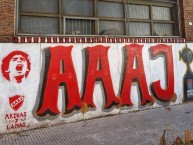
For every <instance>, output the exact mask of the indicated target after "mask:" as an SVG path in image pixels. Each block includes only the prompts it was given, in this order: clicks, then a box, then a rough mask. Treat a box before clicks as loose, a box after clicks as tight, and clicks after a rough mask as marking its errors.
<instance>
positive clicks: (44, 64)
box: [0, 43, 193, 134]
mask: <svg viewBox="0 0 193 145" xmlns="http://www.w3.org/2000/svg"><path fill="white" fill-rule="evenodd" d="M188 48H189V49H188ZM192 50H193V44H192V43H188V44H185V43H175V44H174V43H173V44H172V43H171V44H170V43H167V44H158V43H148V44H147V43H146V44H143V43H137V44H134V43H101V44H99V43H79V44H76V43H72V44H70V43H69V44H64V43H50V44H49V43H34V44H28V43H25V44H12V43H1V44H0V66H1V71H0V94H1V97H0V104H1V106H0V113H1V116H0V133H1V134H2V133H9V132H16V131H21V130H28V129H32V128H37V127H43V126H50V125H54V124H59V123H67V122H73V121H78V120H83V119H89V118H94V117H99V116H106V115H110V114H118V113H127V112H130V111H133V110H141V109H142V110H143V109H147V108H154V107H161V106H169V105H174V104H181V103H184V102H186V101H191V100H193V95H192V94H191V93H192V92H191V91H193V78H191V77H192V76H191V75H192V74H191V73H192V72H191V70H190V68H191V67H192V64H191V62H192V57H193V54H192ZM188 68H189V69H188ZM185 74H186V75H185ZM184 80H185V82H184Z"/></svg>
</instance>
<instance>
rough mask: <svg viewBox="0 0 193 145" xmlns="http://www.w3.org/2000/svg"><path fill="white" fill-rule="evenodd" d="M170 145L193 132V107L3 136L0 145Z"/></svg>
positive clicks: (148, 111)
mask: <svg viewBox="0 0 193 145" xmlns="http://www.w3.org/2000/svg"><path fill="white" fill-rule="evenodd" d="M164 129H166V139H167V142H168V144H169V145H171V144H172V142H173V140H174V138H176V137H177V136H180V137H183V138H184V130H186V129H189V130H191V131H192V132H193V104H192V103H189V104H183V105H177V106H170V108H169V109H166V108H156V109H150V110H145V111H140V112H135V113H127V114H120V115H116V116H109V117H104V118H97V119H92V120H86V121H81V122H76V123H69V124H64V125H58V126H53V127H49V128H41V129H36V130H31V131H25V132H21V133H16V134H9V135H3V136H1V138H0V145H60V144H64V145H159V142H160V137H161V135H162V134H163V131H164Z"/></svg>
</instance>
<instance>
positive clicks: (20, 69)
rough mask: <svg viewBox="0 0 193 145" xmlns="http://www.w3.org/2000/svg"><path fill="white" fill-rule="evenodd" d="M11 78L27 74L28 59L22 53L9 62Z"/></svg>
mask: <svg viewBox="0 0 193 145" xmlns="http://www.w3.org/2000/svg"><path fill="white" fill-rule="evenodd" d="M9 71H10V74H9V75H10V78H11V77H15V76H22V75H25V73H26V71H27V61H26V59H25V58H24V57H23V56H22V55H15V56H13V57H12V58H11V60H10V62H9Z"/></svg>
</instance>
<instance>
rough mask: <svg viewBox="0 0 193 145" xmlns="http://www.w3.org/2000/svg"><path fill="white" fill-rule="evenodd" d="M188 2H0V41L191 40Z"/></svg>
mask: <svg viewBox="0 0 193 145" xmlns="http://www.w3.org/2000/svg"><path fill="white" fill-rule="evenodd" d="M192 5H193V2H192V1H191V0H137V1H136V0H83V1H78V0H73V1H70V0H56V1H54V0H48V1H47V0H43V1H40V2H39V1H32V0H28V1H24V0H14V1H12V0H8V1H1V6H0V8H1V9H0V19H1V23H0V42H14V41H15V40H14V38H15V37H18V36H19V37H20V36H24V37H30V36H51V37H52V36H58V37H72V36H75V37H91V36H94V37H103V36H109V35H110V36H113V37H114V36H115V37H128V38H135V37H138V38H139V37H140V38H184V39H185V40H186V41H187V42H190V41H192V40H193V36H192V32H193V24H192V23H193V14H192V13H193V12H192Z"/></svg>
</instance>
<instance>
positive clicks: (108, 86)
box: [83, 45, 119, 109]
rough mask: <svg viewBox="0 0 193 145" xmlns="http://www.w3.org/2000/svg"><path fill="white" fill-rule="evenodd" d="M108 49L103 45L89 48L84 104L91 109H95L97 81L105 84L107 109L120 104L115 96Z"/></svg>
mask: <svg viewBox="0 0 193 145" xmlns="http://www.w3.org/2000/svg"><path fill="white" fill-rule="evenodd" d="M108 49H109V47H105V46H102V45H97V46H94V47H89V48H88V50H87V53H88V60H87V61H88V62H87V63H88V66H87V67H88V71H87V77H86V88H85V92H84V97H83V102H84V103H86V104H87V105H88V106H90V107H95V105H94V102H93V91H94V85H95V81H97V80H100V81H101V82H102V84H103V87H104V91H105V95H106V102H105V103H106V104H105V108H106V109H108V108H110V107H111V106H112V105H115V104H119V99H118V98H117V97H116V96H115V93H114V90H113V84H112V80H111V74H110V69H109V62H108Z"/></svg>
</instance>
